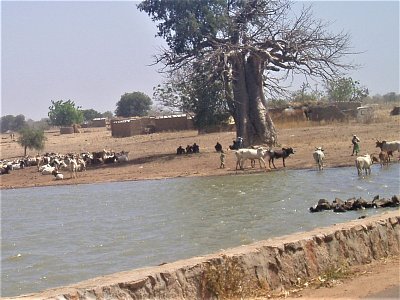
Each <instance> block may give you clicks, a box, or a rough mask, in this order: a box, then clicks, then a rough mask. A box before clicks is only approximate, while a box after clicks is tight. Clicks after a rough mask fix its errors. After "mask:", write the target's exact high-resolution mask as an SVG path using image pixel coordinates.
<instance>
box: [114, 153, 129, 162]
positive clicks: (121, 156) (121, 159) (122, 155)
mask: <svg viewBox="0 0 400 300" xmlns="http://www.w3.org/2000/svg"><path fill="white" fill-rule="evenodd" d="M128 154H129V151H121V153H117V154H116V155H117V161H118V162H119V163H122V162H127V161H128V160H129V158H128Z"/></svg>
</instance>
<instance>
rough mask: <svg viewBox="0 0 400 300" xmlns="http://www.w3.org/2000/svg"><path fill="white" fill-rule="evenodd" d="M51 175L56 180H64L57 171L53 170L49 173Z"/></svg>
mask: <svg viewBox="0 0 400 300" xmlns="http://www.w3.org/2000/svg"><path fill="white" fill-rule="evenodd" d="M51 174H52V175H54V177H55V178H56V180H63V179H64V175H63V174H61V173H60V172H58V171H57V170H54V171H53V172H51Z"/></svg>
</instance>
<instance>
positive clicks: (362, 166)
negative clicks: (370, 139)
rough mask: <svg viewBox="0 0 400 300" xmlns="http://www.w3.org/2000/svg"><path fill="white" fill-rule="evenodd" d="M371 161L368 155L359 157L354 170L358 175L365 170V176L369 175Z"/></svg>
mask: <svg viewBox="0 0 400 300" xmlns="http://www.w3.org/2000/svg"><path fill="white" fill-rule="evenodd" d="M371 165H372V159H371V156H370V155H369V154H366V155H364V156H359V157H357V158H356V168H357V172H358V175H362V171H363V170H365V175H369V174H371Z"/></svg>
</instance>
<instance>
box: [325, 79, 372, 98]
mask: <svg viewBox="0 0 400 300" xmlns="http://www.w3.org/2000/svg"><path fill="white" fill-rule="evenodd" d="M327 93H328V97H329V100H330V101H334V102H349V101H360V100H362V99H363V98H365V97H366V96H368V89H367V88H365V87H362V86H360V82H358V81H354V80H353V79H352V78H351V77H348V78H339V79H335V80H330V81H328V82H327Z"/></svg>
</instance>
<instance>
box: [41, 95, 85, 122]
mask: <svg viewBox="0 0 400 300" xmlns="http://www.w3.org/2000/svg"><path fill="white" fill-rule="evenodd" d="M51 104H52V105H51V106H50V107H49V110H50V111H49V113H48V116H49V118H50V124H51V125H55V126H71V125H72V124H79V123H82V122H83V113H82V111H81V110H80V109H79V107H75V103H74V102H73V101H71V100H68V101H63V100H59V101H51Z"/></svg>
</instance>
